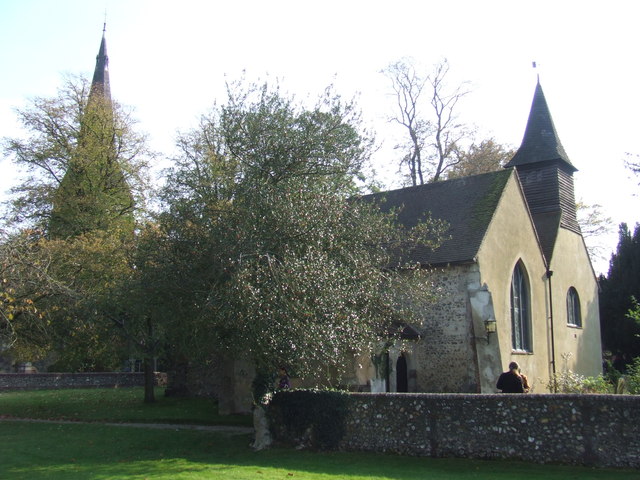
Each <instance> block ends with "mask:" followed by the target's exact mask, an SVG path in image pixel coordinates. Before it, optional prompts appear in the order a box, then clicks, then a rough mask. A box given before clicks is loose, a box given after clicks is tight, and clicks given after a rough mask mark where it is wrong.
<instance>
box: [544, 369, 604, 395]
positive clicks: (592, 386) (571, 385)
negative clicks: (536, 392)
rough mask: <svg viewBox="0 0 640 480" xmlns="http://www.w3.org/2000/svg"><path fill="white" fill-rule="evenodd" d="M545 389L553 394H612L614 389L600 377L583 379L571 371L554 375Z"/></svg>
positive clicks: (583, 377)
mask: <svg viewBox="0 0 640 480" xmlns="http://www.w3.org/2000/svg"><path fill="white" fill-rule="evenodd" d="M547 388H548V389H549V390H550V391H552V392H555V393H614V387H613V385H612V384H611V382H609V380H608V379H606V378H604V377H603V376H602V375H598V376H596V377H585V376H583V375H579V374H577V373H574V372H572V371H571V370H565V371H563V372H560V373H556V375H555V377H552V378H551V379H550V380H549V384H548V385H547Z"/></svg>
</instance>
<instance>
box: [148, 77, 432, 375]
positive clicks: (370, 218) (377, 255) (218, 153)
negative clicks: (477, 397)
mask: <svg viewBox="0 0 640 480" xmlns="http://www.w3.org/2000/svg"><path fill="white" fill-rule="evenodd" d="M228 91H229V98H228V101H227V103H226V105H223V106H221V107H218V108H217V109H215V110H214V111H213V112H212V113H211V114H210V115H209V116H208V117H206V118H205V119H203V122H202V124H201V125H200V128H199V129H198V130H196V131H194V132H190V133H188V134H187V135H184V136H182V137H181V139H180V142H179V144H180V145H181V147H182V150H183V155H182V156H181V158H180V162H179V163H178V165H177V166H176V168H175V169H174V170H173V171H172V172H171V174H170V175H169V177H168V182H167V186H168V187H167V190H166V191H165V202H166V206H167V208H166V209H165V212H164V213H163V214H162V216H161V218H160V224H161V225H162V228H164V229H166V231H167V232H170V235H169V236H168V239H169V240H168V242H169V244H168V245H167V249H168V250H169V251H171V252H173V253H172V255H171V258H173V259H174V261H175V262H176V265H177V268H175V269H169V270H172V271H174V272H175V275H174V276H173V278H175V279H176V280H174V281H173V283H174V284H176V285H177V284H178V283H180V282H181V280H179V279H181V278H183V276H184V275H186V274H187V273H188V272H190V273H191V274H192V275H191V278H190V279H189V280H188V282H187V285H189V286H191V287H195V288H192V291H191V292H183V290H182V289H178V290H176V295H177V296H178V297H180V298H182V302H180V303H178V302H177V301H174V300H173V297H172V296H171V295H170V294H169V296H168V297H167V300H166V301H167V303H171V304H173V305H176V306H178V307H179V308H180V309H182V308H184V309H185V312H188V314H186V315H184V314H182V315H180V316H181V317H182V318H184V317H185V316H188V317H189V321H191V320H192V319H198V320H197V321H198V322H201V323H199V324H200V325H202V326H204V325H206V326H207V327H208V328H207V330H206V332H205V333H204V335H205V336H207V338H211V342H212V343H211V344H210V345H217V349H218V350H219V351H221V352H226V353H227V354H228V355H231V356H237V355H238V354H239V353H240V352H242V353H243V354H245V355H246V356H247V357H248V358H250V359H251V360H253V361H254V362H255V364H256V365H257V367H258V369H259V371H273V370H275V369H276V367H277V366H278V365H282V364H285V365H290V366H292V367H293V368H294V369H295V371H296V372H297V373H298V374H300V375H303V376H312V375H314V374H319V372H322V373H326V371H327V369H328V368H329V367H333V368H336V369H339V368H340V367H341V366H343V365H344V363H345V361H346V360H347V358H348V357H349V356H350V355H351V354H353V353H354V352H357V351H362V350H371V349H372V348H373V347H374V345H378V344H379V342H382V341H386V340H387V335H388V332H389V330H390V329H391V327H392V320H393V319H394V318H396V316H397V315H398V310H395V307H397V306H398V303H399V302H398V299H397V297H394V295H393V292H394V291H397V290H398V288H397V285H398V283H400V282H402V281H406V282H408V281H410V280H411V279H412V278H413V279H415V278H418V280H417V283H419V284H420V285H421V286H422V288H423V290H424V291H428V284H427V282H426V281H423V279H422V278H421V274H420V272H419V271H418V270H409V269H407V271H406V275H404V276H403V275H399V274H397V272H395V271H389V270H388V269H385V268H384V267H386V266H388V265H389V258H390V257H389V247H391V246H394V245H399V239H400V238H403V239H405V238H408V236H407V232H403V231H401V230H400V229H399V228H398V227H397V226H396V225H395V224H394V223H393V218H392V216H384V215H382V214H380V213H379V212H377V211H376V210H375V207H373V206H372V205H369V204H364V203H362V202H360V201H358V200H356V199H355V198H354V195H355V194H356V193H357V191H358V190H357V180H358V179H360V178H362V177H361V173H362V170H363V167H364V166H365V165H366V163H367V161H368V158H369V154H370V149H371V144H372V142H371V140H370V139H369V138H368V137H367V135H366V132H364V130H363V129H362V128H361V126H360V119H359V115H358V112H357V110H356V109H355V105H354V104H352V103H349V102H343V101H342V99H340V98H339V97H338V96H336V95H335V94H334V93H333V92H332V90H331V89H328V90H327V91H326V92H325V94H324V95H322V96H321V97H320V98H319V99H318V101H317V103H316V104H315V105H313V106H311V107H305V106H304V105H301V104H300V103H298V102H296V101H295V100H294V99H293V98H290V97H288V96H286V95H285V94H283V93H282V92H281V91H280V89H279V88H278V87H275V88H272V87H269V86H268V85H267V84H264V85H261V86H256V85H250V86H248V87H246V86H245V85H244V84H242V83H240V84H234V85H230V86H229V89H228ZM350 198H351V200H349V199H350ZM421 228H422V230H421V231H420V232H415V235H414V236H415V237H416V238H418V237H419V238H423V237H425V238H426V233H425V232H427V231H428V228H427V227H425V226H421ZM427 233H429V234H433V235H436V233H435V232H433V231H428V232H427ZM419 234H420V235H419ZM429 239H432V238H431V237H429ZM424 241H425V242H426V241H427V240H426V239H425V240H424ZM189 258H190V259H191V260H192V263H193V264H200V267H196V269H195V270H191V271H190V270H189V267H188V263H189ZM194 259H195V260H194ZM200 259H203V262H202V263H200ZM421 280H422V281H421ZM385 287H387V288H385ZM178 292H179V293H178ZM187 299H188V300H187ZM175 300H178V298H175ZM201 328H202V327H201ZM323 376H324V375H323Z"/></svg>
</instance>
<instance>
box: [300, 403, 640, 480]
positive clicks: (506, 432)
mask: <svg viewBox="0 0 640 480" xmlns="http://www.w3.org/2000/svg"><path fill="white" fill-rule="evenodd" d="M350 400H351V401H350V402H349V411H348V413H347V415H346V420H345V423H346V425H345V434H344V436H343V438H342V439H341V441H340V443H339V447H340V448H341V449H343V450H364V451H378V452H395V453H400V454H405V455H418V456H430V457H472V458H514V459H520V460H525V461H532V462H537V463H565V464H581V465H591V466H601V467H632V468H638V467H640V423H639V422H638V420H637V419H638V418H640V396H632V395H569V394H567V395H561V394H558V395H550V394H540V395H503V394H495V395H467V394H366V393H362V394H361V393H356V394H352V395H351V399H350ZM292 440H293V439H292Z"/></svg>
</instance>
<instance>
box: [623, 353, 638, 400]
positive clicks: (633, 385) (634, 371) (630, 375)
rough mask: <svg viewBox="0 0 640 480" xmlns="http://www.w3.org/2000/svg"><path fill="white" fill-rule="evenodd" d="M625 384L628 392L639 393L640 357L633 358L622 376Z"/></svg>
mask: <svg viewBox="0 0 640 480" xmlns="http://www.w3.org/2000/svg"><path fill="white" fill-rule="evenodd" d="M624 379H625V384H626V387H627V389H628V390H629V393H632V394H634V395H640V357H636V358H634V359H633V362H632V363H631V365H630V366H629V367H628V369H627V374H626V375H625V376H624Z"/></svg>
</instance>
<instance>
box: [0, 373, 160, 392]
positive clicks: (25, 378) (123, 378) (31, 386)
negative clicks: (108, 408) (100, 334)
mask: <svg viewBox="0 0 640 480" xmlns="http://www.w3.org/2000/svg"><path fill="white" fill-rule="evenodd" d="M155 376H156V378H155V381H156V385H157V386H162V385H165V384H166V375H165V374H163V373H160V372H156V374H155ZM142 386H144V373H141V372H136V373H130V372H97V373H0V391H2V390H45V389H47V390H48V389H58V388H113V387H142Z"/></svg>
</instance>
